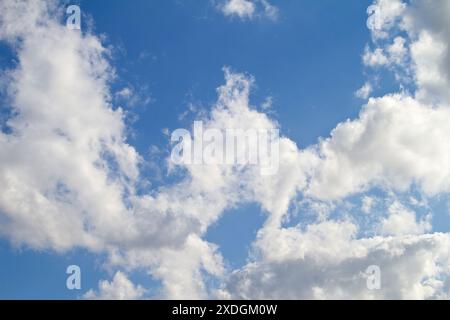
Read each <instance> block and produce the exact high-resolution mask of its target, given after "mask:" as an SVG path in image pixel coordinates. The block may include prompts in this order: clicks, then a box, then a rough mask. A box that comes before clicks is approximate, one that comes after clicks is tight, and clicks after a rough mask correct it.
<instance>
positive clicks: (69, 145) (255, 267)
mask: <svg viewBox="0 0 450 320" xmlns="http://www.w3.org/2000/svg"><path fill="white" fill-rule="evenodd" d="M255 3H256V2H251V1H247V0H244V1H227V2H226V3H225V4H224V7H222V11H223V12H224V13H225V14H226V15H237V16H239V17H241V18H245V17H247V18H251V17H253V16H254V15H255V12H256V11H255V10H256V7H255V6H256V4H255ZM258 3H259V4H261V5H262V6H263V7H264V8H266V7H265V4H267V5H269V4H268V2H266V1H261V2H258ZM225 5H228V6H225ZM58 8H59V3H58V2H57V1H25V0H7V1H2V2H1V3H0V40H1V41H5V42H7V43H8V44H9V45H10V47H11V48H12V50H13V51H14V52H15V54H16V55H17V65H15V66H14V67H12V68H11V69H10V70H6V71H2V75H1V77H2V81H1V83H7V85H5V86H6V87H5V90H6V92H7V97H8V105H6V103H5V105H2V108H3V107H5V108H8V111H9V112H10V113H11V115H12V116H11V117H9V118H8V119H7V121H6V122H5V123H4V124H3V126H2V127H5V128H7V130H3V131H2V132H1V133H0V150H1V151H2V152H1V153H0V185H1V186H2V193H1V194H0V234H1V235H2V236H3V237H5V238H7V239H9V240H10V241H11V242H12V243H13V244H14V245H16V246H28V247H31V248H34V249H52V250H55V251H57V252H60V253H64V252H67V251H68V250H71V249H73V248H76V247H80V248H85V249H87V250H90V251H93V252H98V253H106V254H107V257H108V258H107V262H106V263H107V265H108V266H109V267H110V268H113V269H117V270H126V271H127V272H133V270H135V269H142V268H144V269H146V270H148V274H149V276H152V277H154V278H156V279H158V280H160V281H161V283H162V288H161V293H160V296H161V297H166V298H211V297H213V298H214V297H221V298H317V299H325V298H338V299H340V298H363V299H369V298H413V299H423V298H448V295H449V283H448V275H449V272H450V270H449V266H450V264H449V258H450V255H449V254H450V252H449V249H448V248H449V240H450V235H449V234H444V233H431V232H432V230H430V229H431V225H430V222H429V220H430V218H431V216H430V215H428V214H427V215H424V216H421V215H419V213H418V212H416V211H415V210H413V209H412V207H414V206H411V205H408V204H405V203H402V201H401V200H399V199H397V198H400V196H399V195H402V194H409V193H410V192H411V190H412V189H416V190H417V192H419V193H420V194H421V196H422V197H424V198H428V197H434V196H437V195H442V194H448V192H449V191H450V167H449V166H448V163H449V159H450V145H449V141H448V139H447V138H446V137H447V136H448V135H449V133H450V132H449V131H450V126H449V125H448V124H449V123H450V122H449V121H450V112H449V110H450V109H449V107H450V96H449V91H448V88H449V84H450V77H449V74H450V58H449V57H450V53H449V49H448V46H449V43H448V39H450V37H449V36H450V35H449V31H448V30H450V29H449V28H448V27H449V25H448V23H449V21H450V20H449V18H450V10H448V9H449V3H448V2H447V1H443V0H442V1H435V0H433V1H431V0H429V1H427V0H425V1H411V2H408V3H406V2H403V1H400V0H391V1H387V0H378V1H375V2H374V4H373V5H372V6H371V7H370V8H369V10H368V12H369V13H370V14H371V16H370V18H369V22H368V26H369V28H370V30H371V33H372V42H371V44H369V45H368V46H367V49H366V50H365V52H364V54H363V62H364V63H365V64H366V65H367V67H370V68H371V67H376V68H387V70H389V71H390V72H393V73H394V74H395V75H396V77H397V80H398V82H399V84H401V86H400V89H399V91H398V92H394V93H391V94H387V95H385V96H381V97H370V98H369V96H370V92H371V91H370V90H365V91H364V92H362V95H363V96H364V97H365V98H369V99H368V102H367V104H366V105H365V106H364V107H363V108H362V109H361V112H360V115H359V116H358V117H357V118H356V119H353V120H348V121H346V122H343V123H340V124H338V125H337V126H336V128H335V129H334V130H333V131H332V132H331V134H330V136H329V137H328V138H326V139H321V140H320V141H319V142H318V143H317V144H316V145H312V146H310V147H308V148H306V149H303V150H300V149H299V148H298V147H297V145H296V143H295V142H294V141H292V140H290V139H289V138H288V137H281V139H280V168H279V172H278V174H277V175H274V176H261V175H260V173H259V170H258V168H255V167H252V166H238V165H233V166H225V165H210V166H198V165H184V166H178V167H171V168H170V170H171V172H174V171H175V172H177V173H181V174H182V175H183V178H182V179H181V181H179V182H177V183H175V184H167V185H165V186H163V187H160V188H158V189H155V190H152V192H151V193H149V194H140V193H139V192H137V186H138V185H139V183H141V182H142V180H143V179H144V178H143V174H142V168H141V163H142V157H141V156H140V155H139V154H138V152H137V151H136V150H135V149H134V148H133V146H131V145H130V144H128V143H127V137H126V126H125V121H124V120H125V119H124V111H123V110H122V109H120V108H116V107H115V106H114V105H113V103H112V101H113V99H112V98H111V97H113V96H114V94H117V93H114V92H111V89H110V88H111V86H110V84H111V82H112V81H113V80H114V78H115V77H116V73H115V70H114V68H113V66H112V64H111V62H110V59H109V51H108V49H107V48H106V47H105V46H104V45H103V44H102V41H101V40H100V38H99V37H98V36H96V35H95V34H93V33H91V32H85V33H81V32H78V31H75V30H68V29H67V28H65V27H64V26H62V25H61V24H60V23H59V22H58V21H59V17H61V12H60V11H59V9H58ZM225 8H226V9H225ZM224 10H225V11H224ZM226 12H228V13H226ZM17 21H21V23H17ZM50 52H51V54H49V53H50ZM224 74H225V83H224V85H222V86H221V87H219V88H218V90H217V93H218V99H217V102H216V104H215V105H214V107H213V108H212V109H211V110H210V112H209V113H208V114H207V115H205V116H204V119H203V120H204V123H205V126H206V127H207V128H217V129H227V128H240V129H242V128H253V129H273V128H278V127H279V125H278V123H277V122H276V121H274V120H273V119H271V118H270V117H269V116H268V115H267V114H265V113H263V112H260V111H258V109H257V108H255V107H253V106H252V105H251V103H250V94H251V88H252V86H253V84H254V81H255V80H254V79H253V78H252V77H251V76H250V75H247V74H242V73H236V72H233V71H232V70H231V69H229V68H225V69H224ZM405 86H409V87H410V88H412V89H410V90H406V89H405ZM123 98H124V99H126V97H125V96H124V97H123ZM374 188H379V189H381V190H383V191H384V192H385V194H387V196H386V199H383V201H382V202H383V203H384V205H383V206H382V212H381V213H380V212H378V211H377V210H374V209H373V207H374V201H372V200H368V199H369V198H368V195H367V193H368V192H370V191H371V190H372V189H374ZM360 195H361V196H363V197H364V198H363V199H364V209H360V210H349V209H348V208H347V207H346V205H347V204H349V201H350V200H348V199H349V198H350V197H355V196H360ZM370 199H372V198H370ZM244 203H256V204H258V205H259V206H260V207H261V209H262V210H263V211H264V212H265V213H266V217H267V219H266V222H265V224H264V226H263V227H262V228H261V229H260V230H259V231H258V235H257V238H256V239H255V242H254V244H253V246H252V254H251V256H250V258H249V262H248V264H247V265H245V266H244V267H243V268H241V269H237V270H229V269H228V268H227V267H226V263H225V262H224V259H223V258H222V256H221V254H220V250H219V248H218V247H217V246H216V245H215V244H213V243H209V242H207V241H206V240H204V235H205V233H206V232H207V230H208V228H209V226H211V224H213V223H214V222H216V221H218V219H220V217H221V216H222V215H223V213H224V212H225V211H226V209H230V208H235V207H238V206H239V205H241V204H244ZM302 204H307V206H306V211H308V212H304V211H305V210H304V208H303V209H299V210H298V211H299V212H297V214H300V215H303V214H304V215H307V214H312V215H313V216H314V217H315V218H314V219H313V221H310V222H307V223H305V222H304V221H299V222H298V223H297V222H295V223H292V222H291V221H292V220H293V218H295V212H294V210H293V208H295V207H296V206H301V205H302ZM361 216H364V217H368V219H370V220H369V222H370V223H369V224H368V225H364V223H363V222H364V221H363V220H362V218H361ZM366 229H367V230H366ZM371 265H377V266H379V267H380V269H381V272H382V287H381V289H380V290H368V288H367V286H366V280H367V274H365V270H366V269H367V267H368V266H371ZM211 277H213V278H215V279H216V280H218V281H217V282H218V283H219V285H211V284H210V282H209V281H207V279H208V278H211ZM86 297H87V298H112V299H116V298H142V297H145V289H144V288H142V287H141V286H139V285H137V284H136V285H135V284H133V283H131V281H130V280H129V279H128V278H127V277H126V276H125V274H124V273H123V272H122V271H117V273H116V274H115V276H114V278H113V279H112V281H110V282H108V281H106V280H104V281H101V282H100V284H99V289H98V290H93V291H89V292H88V293H87V294H86Z"/></svg>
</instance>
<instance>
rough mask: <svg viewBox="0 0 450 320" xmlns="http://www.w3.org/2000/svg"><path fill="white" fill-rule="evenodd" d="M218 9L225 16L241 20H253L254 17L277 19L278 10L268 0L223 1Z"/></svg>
mask: <svg viewBox="0 0 450 320" xmlns="http://www.w3.org/2000/svg"><path fill="white" fill-rule="evenodd" d="M219 9H220V10H221V11H222V13H223V14H224V15H226V16H237V17H239V18H241V19H253V18H255V17H256V16H261V17H266V18H269V19H271V20H276V19H277V18H278V13H279V10H278V8H277V7H275V6H274V5H272V4H270V2H269V1H268V0H224V1H222V2H221V4H220V5H219Z"/></svg>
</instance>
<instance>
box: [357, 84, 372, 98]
mask: <svg viewBox="0 0 450 320" xmlns="http://www.w3.org/2000/svg"><path fill="white" fill-rule="evenodd" d="M372 90H373V88H372V85H371V84H370V83H369V82H366V83H365V84H364V85H363V86H362V87H361V88H359V89H358V90H357V91H356V92H355V95H356V96H357V97H358V98H361V99H367V98H369V96H370V94H371V93H372Z"/></svg>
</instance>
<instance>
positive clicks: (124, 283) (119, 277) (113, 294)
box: [84, 271, 145, 300]
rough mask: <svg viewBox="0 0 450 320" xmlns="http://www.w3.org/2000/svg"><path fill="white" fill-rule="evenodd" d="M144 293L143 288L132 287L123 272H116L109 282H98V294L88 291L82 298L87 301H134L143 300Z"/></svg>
mask: <svg viewBox="0 0 450 320" xmlns="http://www.w3.org/2000/svg"><path fill="white" fill-rule="evenodd" d="M144 293H145V289H144V288H142V287H141V286H139V285H137V286H136V285H134V283H133V282H131V281H130V280H129V279H128V278H127V276H126V275H125V274H124V273H123V272H121V271H118V272H116V274H115V275H114V278H113V279H112V281H111V282H108V281H107V280H102V281H100V282H99V284H98V292H95V291H93V290H89V291H88V292H87V293H86V294H85V295H84V298H85V299H89V300H136V299H141V298H143V296H144Z"/></svg>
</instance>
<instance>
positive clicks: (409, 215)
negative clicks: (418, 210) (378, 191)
mask: <svg viewBox="0 0 450 320" xmlns="http://www.w3.org/2000/svg"><path fill="white" fill-rule="evenodd" d="M430 220H431V216H427V217H425V218H424V219H423V220H421V221H416V214H415V212H413V211H410V210H408V209H406V208H405V207H404V206H403V205H401V204H400V203H398V202H394V203H393V204H392V205H391V206H390V207H389V216H388V217H387V218H385V219H383V220H382V222H381V226H380V229H381V230H380V231H381V232H380V233H381V234H382V235H408V234H423V233H426V232H429V231H431V223H430Z"/></svg>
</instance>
